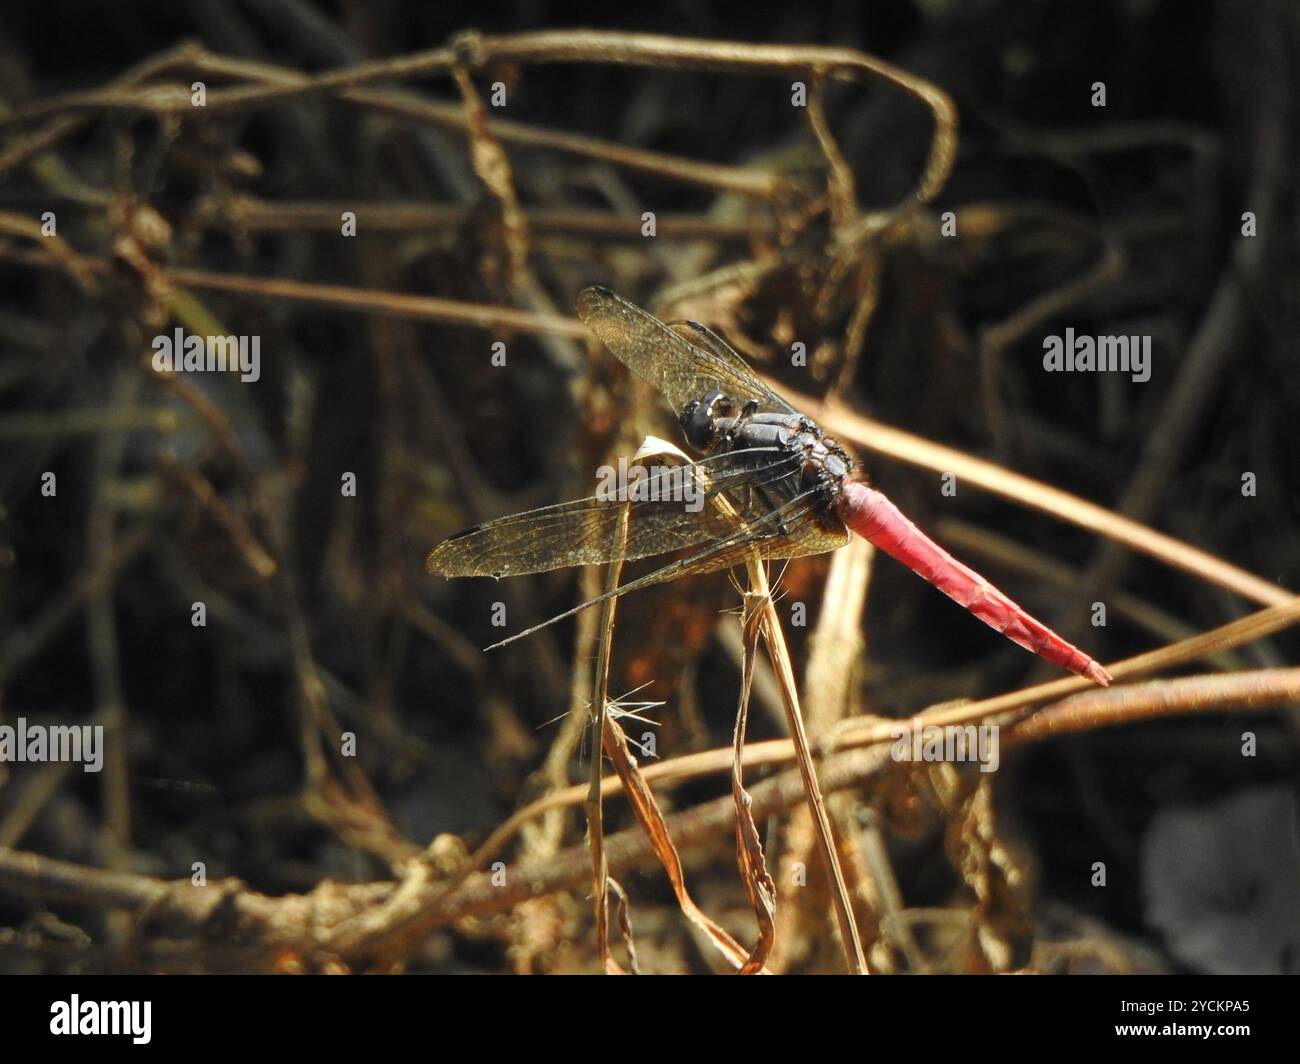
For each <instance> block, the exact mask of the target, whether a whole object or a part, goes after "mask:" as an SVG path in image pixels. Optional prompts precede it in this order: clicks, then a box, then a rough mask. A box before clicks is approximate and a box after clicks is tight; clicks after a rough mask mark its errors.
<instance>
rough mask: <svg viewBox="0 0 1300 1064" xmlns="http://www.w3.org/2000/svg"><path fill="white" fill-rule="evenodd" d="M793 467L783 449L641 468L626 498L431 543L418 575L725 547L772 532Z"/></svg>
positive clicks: (514, 518)
mask: <svg viewBox="0 0 1300 1064" xmlns="http://www.w3.org/2000/svg"><path fill="white" fill-rule="evenodd" d="M799 464H800V459H799V456H797V455H794V454H791V453H789V452H788V451H784V450H782V449H779V448H754V449H749V450H741V451H730V452H728V453H726V454H722V455H715V456H712V457H710V458H704V459H701V460H700V461H698V462H692V463H690V464H685V465H680V466H656V467H651V471H648V475H647V476H645V477H644V478H643V479H642V480H641V481H640V482H639V483H638V484H637V485H636V487H635V488H634V489H633V490H632V491H631V492H630V493H629V496H628V498H629V499H630V501H622V500H621V499H620V497H618V496H617V495H614V494H613V493H612V492H604V493H602V494H600V495H596V496H592V497H590V498H586V499H578V500H576V501H573V502H565V503H559V504H558V505H555V506H544V507H542V508H540V509H537V510H529V511H527V512H525V513H521V514H512V515H511V516H509V517H502V518H499V519H497V520H495V521H489V522H487V523H486V524H482V525H478V526H476V527H474V528H470V529H467V530H465V531H464V532H460V533H458V534H456V535H454V536H452V537H451V538H450V539H448V540H446V541H445V542H443V543H441V544H440V545H439V546H438V547H436V548H435V549H434V550H433V551H431V552H430V553H429V555H428V557H427V558H426V559H425V569H426V570H427V571H428V572H430V573H433V574H435V575H441V576H519V575H521V574H524V573H538V572H545V571H547V570H550V569H560V568H564V567H566V566H573V565H597V564H601V563H605V562H609V561H612V560H614V559H615V558H628V559H633V558H644V557H648V556H650V555H654V554H665V553H668V552H670V551H676V550H680V549H683V548H686V547H694V546H698V545H699V544H702V543H706V542H709V541H711V540H719V541H723V540H730V539H731V538H732V537H733V536H734V535H735V534H736V532H737V529H738V528H741V527H744V526H746V525H749V526H754V525H760V526H761V527H765V528H770V527H772V525H771V523H770V520H769V519H770V516H771V514H772V513H773V511H778V510H781V509H783V508H784V507H786V506H787V505H788V504H789V503H790V502H791V500H792V499H793V498H794V497H796V496H797V495H799V494H800V492H801V491H802V490H803V489H802V486H801V478H800V475H799ZM625 512H626V513H627V514H628V522H627V526H626V534H624V533H623V531H622V519H623V515H624V513H625ZM838 545H839V544H838V543H836V544H835V546H838ZM819 549H820V550H830V549H831V547H829V546H826V547H821V548H819Z"/></svg>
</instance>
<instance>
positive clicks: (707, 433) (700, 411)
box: [678, 391, 738, 451]
mask: <svg viewBox="0 0 1300 1064" xmlns="http://www.w3.org/2000/svg"><path fill="white" fill-rule="evenodd" d="M737 413H738V411H737V409H736V401H735V400H734V399H732V398H731V396H729V395H724V394H723V393H722V392H719V391H712V392H709V393H708V394H707V395H705V396H704V397H703V398H702V399H692V400H691V401H690V402H689V403H687V404H686V405H685V406H684V407H682V412H681V416H680V417H679V418H678V420H679V421H680V422H681V424H682V432H684V433H685V434H686V441H687V443H689V444H690V445H691V446H692V447H694V448H695V449H696V450H697V451H711V450H712V449H713V447H714V445H715V444H716V443H717V442H718V439H719V438H720V437H721V435H722V429H723V426H722V425H720V424H719V423H718V422H719V419H721V418H734V417H735V416H736V414H737Z"/></svg>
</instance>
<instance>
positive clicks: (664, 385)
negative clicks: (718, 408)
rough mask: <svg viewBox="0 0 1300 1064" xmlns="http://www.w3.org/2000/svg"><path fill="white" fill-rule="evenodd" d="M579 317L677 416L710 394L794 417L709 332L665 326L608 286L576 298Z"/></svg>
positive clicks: (685, 324)
mask: <svg viewBox="0 0 1300 1064" xmlns="http://www.w3.org/2000/svg"><path fill="white" fill-rule="evenodd" d="M578 316H579V317H580V318H581V319H582V320H583V322H584V323H585V324H586V326H587V328H589V329H590V330H591V331H592V332H594V333H595V334H596V336H597V337H599V338H600V340H601V342H602V343H603V344H604V345H605V346H606V347H608V348H609V349H610V351H612V352H613V353H614V355H615V356H616V357H617V358H618V359H619V360H620V361H621V362H623V363H624V365H626V366H627V367H628V369H630V370H631V371H632V372H633V373H635V374H636V375H637V376H639V377H641V378H643V379H644V380H647V381H649V382H650V383H651V384H652V385H654V386H655V388H657V389H658V390H659V391H660V393H661V394H662V395H663V396H664V398H666V399H667V400H668V403H669V405H670V406H671V407H672V408H673V412H674V413H675V414H678V415H680V414H681V412H682V408H683V407H684V406H686V404H687V403H689V402H691V401H692V400H694V399H700V398H703V397H704V396H705V395H707V394H708V393H709V392H712V391H720V392H722V393H723V394H724V395H729V396H732V397H733V398H736V399H739V400H741V401H742V403H743V402H747V401H749V400H753V401H755V402H756V403H758V407H759V409H760V410H770V411H776V412H779V413H783V414H792V413H795V410H794V408H793V407H791V406H790V404H789V403H787V402H786V401H785V400H784V399H782V398H781V397H780V396H779V395H777V394H776V392H774V391H772V389H771V388H769V387H768V386H767V385H765V384H763V383H762V382H761V381H760V380H758V379H757V378H756V377H755V376H754V374H753V372H752V371H751V370H750V368H749V366H748V365H746V363H745V360H744V359H743V358H741V357H740V356H739V355H738V354H736V352H735V351H733V350H731V348H729V347H728V346H727V345H726V343H725V342H724V341H723V340H722V339H721V338H720V337H718V336H717V335H716V334H714V333H712V332H709V331H708V330H702V331H701V330H699V329H698V328H697V327H696V326H694V325H692V324H691V323H689V322H682V323H680V325H679V327H678V328H674V327H672V326H669V325H666V324H664V323H663V322H662V321H660V320H659V319H658V318H656V317H655V316H654V315H653V314H650V313H648V312H646V311H644V310H642V309H641V308H640V307H638V306H637V305H636V304H634V303H629V302H628V301H627V300H626V299H623V298H622V297H621V296H617V295H615V294H614V293H613V292H611V291H610V290H609V289H608V288H585V289H583V291H582V292H580V293H579V294H578ZM679 328H680V329H681V331H679ZM692 332H695V333H696V334H697V335H696V338H695V339H694V340H692V339H688V336H690V334H691V333H692Z"/></svg>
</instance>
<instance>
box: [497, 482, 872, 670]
mask: <svg viewBox="0 0 1300 1064" xmlns="http://www.w3.org/2000/svg"><path fill="white" fill-rule="evenodd" d="M815 494H816V492H815V490H807V491H803V492H801V493H799V494H796V495H794V496H793V497H791V498H790V499H789V501H787V502H786V503H785V504H784V505H782V506H780V507H778V508H777V509H774V510H769V511H768V512H767V513H765V514H762V515H761V516H759V517H757V518H756V519H755V520H753V521H745V522H743V523H736V522H734V521H733V523H732V532H731V534H730V535H728V536H726V537H725V538H723V539H719V540H715V541H714V542H712V543H710V544H709V545H708V546H706V547H705V548H704V549H703V550H700V551H697V552H696V553H694V554H692V555H690V556H689V557H686V558H682V559H680V560H678V561H675V562H670V563H669V564H668V565H665V566H663V567H662V568H660V569H656V570H655V571H654V572H652V573H648V574H647V575H645V576H643V577H641V578H640V579H637V580H633V581H632V582H631V583H627V584H623V585H622V586H621V587H618V588H615V589H614V590H613V591H607V592H606V593H605V594H603V595H600V596H598V597H596V598H593V599H588V600H587V601H586V602H583V603H580V604H579V605H577V606H574V607H573V609H571V610H565V612H564V613H560V614H556V615H555V616H554V617H551V618H549V619H547V620H545V621H543V622H542V623H541V624H535V625H533V626H532V627H531V628H526V629H524V630H523V631H522V632H516V633H515V634H514V635H512V636H510V637H508V638H506V639H503V640H501V641H500V642H499V643H493V644H492V646H490V647H488V648H487V649H488V650H492V649H494V648H495V647H500V646H505V645H506V644H507V643H513V642H514V641H515V640H516V639H522V638H523V637H524V636H526V635H532V633H533V632H536V631H538V630H539V629H541V628H546V627H548V626H550V625H552V624H555V623H556V622H557V621H562V620H564V619H565V618H566V617H572V616H573V615H574V614H575V613H581V612H582V611H583V610H585V609H587V608H589V607H591V606H597V605H599V604H600V603H602V602H605V601H607V600H609V599H612V598H619V597H620V596H622V595H626V594H628V593H629V592H632V591H640V590H641V589H642V588H646V587H650V586H651V585H653V584H663V583H667V582H668V581H670V580H676V579H678V578H679V577H682V576H687V575H689V574H692V573H708V572H716V571H717V570H719V569H730V568H731V567H732V566H735V565H743V564H744V563H745V561H746V560H747V559H748V558H751V557H753V556H754V555H757V556H758V557H759V558H764V559H767V558H799V557H804V556H806V555H809V554H823V553H825V552H826V551H830V550H835V549H836V548H837V547H842V546H844V544H845V543H847V542H848V541H849V532H848V530H847V529H846V528H844V527H843V526H838V525H834V524H832V525H831V526H829V527H828V526H827V525H826V524H825V523H824V522H823V520H822V519H821V518H820V517H819V515H818V514H817V511H816V508H815V507H814V506H813V505H812V504H813V502H814V501H815Z"/></svg>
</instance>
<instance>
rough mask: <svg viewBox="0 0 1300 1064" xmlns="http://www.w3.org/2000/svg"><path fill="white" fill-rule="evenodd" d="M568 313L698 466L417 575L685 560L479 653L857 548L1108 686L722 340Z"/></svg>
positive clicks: (545, 515)
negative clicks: (675, 589) (768, 567)
mask: <svg viewBox="0 0 1300 1064" xmlns="http://www.w3.org/2000/svg"><path fill="white" fill-rule="evenodd" d="M577 310H578V316H579V317H580V318H581V319H582V321H583V322H584V323H585V324H586V325H587V327H588V328H589V329H590V330H591V331H592V332H593V333H594V334H595V335H596V337H597V338H598V339H599V340H600V341H601V342H602V343H603V344H604V345H605V347H607V348H608V349H609V350H610V351H611V352H612V353H613V354H614V355H615V356H616V357H617V358H618V359H619V360H620V361H621V362H623V364H624V365H626V366H627V367H628V369H630V370H631V371H632V372H633V373H635V374H636V375H637V376H639V377H641V378H643V379H644V380H646V381H648V382H649V383H650V384H651V385H653V386H654V387H655V388H656V389H657V390H658V392H659V393H660V394H661V395H662V396H663V397H664V398H665V399H666V400H667V402H668V403H669V405H670V406H671V407H672V409H673V412H674V413H675V414H676V415H677V419H678V422H679V424H680V426H681V429H682V433H683V435H684V436H685V438H686V441H687V443H688V444H689V445H690V446H691V448H692V449H693V450H694V451H695V452H696V453H697V454H698V455H699V456H700V457H699V458H698V459H696V460H695V461H693V462H690V463H689V464H685V465H680V466H669V467H658V468H657V469H652V470H651V471H650V473H649V476H648V479H647V480H645V481H643V482H642V483H640V484H639V485H638V489H639V490H637V491H633V492H623V493H621V494H620V493H618V492H610V491H604V492H600V493H598V494H596V495H594V496H591V497H589V498H585V499H578V500H574V501H571V502H564V503H559V504H557V505H553V506H543V507H541V508H540V509H535V510H529V511H526V512H524V513H518V514H513V515H511V516H508V517H502V518H498V519H497V520H493V521H488V522H486V523H485V524H480V525H476V526H475V527H473V528H469V529H466V530H465V531H463V532H459V533H457V534H455V535H453V536H451V537H450V538H449V539H447V540H445V541H444V542H442V543H441V544H439V545H438V546H437V547H435V548H434V549H433V550H432V551H430V552H429V555H428V557H427V558H426V560H425V569H426V570H427V571H428V572H429V573H430V574H432V575H440V576H446V577H463V576H492V577H498V578H499V577H503V576H519V575H523V574H526V573H539V572H546V571H549V570H553V569H560V568H565V567H569V566H578V565H598V564H608V563H611V562H615V561H624V560H634V559H638V558H649V557H655V556H658V555H667V554H675V553H677V552H684V553H683V554H682V555H681V556H679V557H677V558H676V559H675V560H673V561H670V562H668V563H667V564H665V565H663V566H661V567H660V568H657V569H655V570H653V571H652V572H650V573H649V574H647V575H645V576H642V577H640V578H639V579H635V580H632V581H629V582H628V583H626V584H623V585H621V586H618V587H616V588H614V589H613V590H611V591H609V592H607V593H605V594H603V595H600V596H597V597H595V598H592V599H589V600H587V601H585V602H582V603H580V604H579V605H577V606H575V607H573V609H571V610H567V611H565V612H564V613H561V614H558V615H556V616H555V617H552V618H550V619H549V620H546V621H543V622H542V623H541V624H538V625H534V626H533V627H531V628H528V629H526V630H524V631H522V632H518V633H516V634H515V635H512V636H510V637H509V638H507V639H504V640H502V641H501V642H500V643H496V644H493V647H497V646H503V645H504V644H506V643H510V642H513V641H514V640H516V639H521V638H523V637H524V636H526V635H530V634H531V633H533V632H535V631H537V630H538V629H540V628H544V627H546V626H547V625H550V624H554V623H555V622H556V621H560V620H563V619H564V618H566V617H571V616H573V615H574V614H576V613H578V612H580V611H581V610H584V609H587V608H589V607H591V606H595V605H597V604H599V603H602V602H605V601H607V600H608V599H611V598H614V597H617V596H621V595H626V594H629V593H631V592H634V591H638V590H640V589H642V588H645V587H649V586H651V585H654V584H661V583H664V582H666V581H670V580H676V579H678V578H679V577H683V576H687V575H691V574H696V573H706V572H715V571H719V570H723V569H730V568H732V567H733V566H736V565H743V564H744V563H745V562H746V561H747V560H748V559H752V558H755V557H757V558H760V559H786V558H797V557H804V556H808V555H814V554H822V553H824V552H826V551H831V550H835V549H836V548H838V547H842V546H844V545H845V544H847V543H848V542H849V540H850V538H851V537H852V536H853V535H854V534H856V535H859V536H862V537H863V538H865V539H867V540H868V541H869V542H871V543H872V544H873V545H874V546H875V547H877V548H878V549H880V550H882V551H884V552H885V553H886V554H888V555H889V556H890V557H892V558H895V559H897V560H898V561H900V562H902V563H903V564H904V565H906V566H907V567H908V568H909V569H911V570H912V571H913V572H915V573H917V574H918V575H919V576H921V577H922V578H924V579H925V580H927V581H929V582H930V583H931V584H932V585H934V587H936V588H937V589H938V590H940V591H942V592H943V593H944V594H945V595H947V596H948V597H949V598H951V599H953V600H954V601H955V602H957V603H959V604H960V605H961V606H963V607H965V608H966V609H967V610H969V611H970V612H971V613H972V614H974V615H975V616H976V617H978V618H979V619H980V620H981V621H983V622H984V623H985V624H987V625H989V626H990V627H991V628H993V629H994V630H996V631H998V632H1001V633H1002V634H1003V635H1004V636H1006V637H1007V638H1008V639H1010V640H1011V641H1012V642H1014V643H1017V644H1019V645H1020V646H1022V647H1024V648H1025V649H1026V650H1029V651H1031V652H1032V653H1034V654H1037V655H1039V656H1040V657H1042V658H1044V659H1046V660H1047V661H1049V662H1051V663H1052V664H1053V665H1057V666H1060V667H1062V668H1065V669H1068V670H1070V671H1071V672H1074V673H1077V674H1079V675H1080V676H1085V677H1087V678H1088V679H1089V680H1092V681H1093V682H1094V683H1097V684H1100V685H1102V686H1103V687H1104V686H1108V685H1109V684H1110V682H1111V676H1110V673H1108V672H1107V671H1106V670H1105V669H1104V668H1103V667H1102V666H1101V665H1100V664H1099V663H1098V662H1096V661H1095V660H1093V658H1091V657H1089V656H1088V655H1087V654H1086V653H1084V652H1083V651H1082V650H1080V649H1079V648H1078V647H1076V646H1073V645H1072V644H1071V643H1069V642H1067V641H1066V640H1065V639H1064V638H1063V637H1061V636H1060V635H1058V634H1057V633H1056V632H1054V631H1052V630H1051V629H1050V628H1049V627H1048V626H1047V625H1045V624H1043V623H1042V622H1041V621H1039V620H1037V619H1036V618H1034V617H1033V616H1031V615H1030V614H1029V613H1028V612H1027V611H1026V610H1024V609H1023V608H1022V607H1020V606H1018V605H1017V604H1016V603H1015V602H1013V601H1012V600H1011V599H1010V598H1009V597H1008V596H1007V595H1005V594H1004V593H1003V592H1001V591H999V590H998V589H997V588H996V587H994V586H993V585H992V584H990V583H989V582H988V581H987V580H985V579H984V577H982V576H980V575H979V574H978V573H977V572H975V571H974V570H973V569H971V568H969V567H968V566H967V565H965V564H964V563H962V562H960V561H958V560H957V559H956V558H954V557H953V556H952V555H951V554H949V553H948V552H947V551H946V550H944V549H943V548H942V547H941V546H939V544H937V543H936V542H935V541H934V540H932V539H931V538H930V537H929V536H927V535H926V534H925V533H924V532H922V531H921V530H920V529H919V528H918V527H917V526H916V525H915V524H913V523H912V521H911V520H910V519H909V518H908V517H907V516H906V515H905V514H903V512H902V511H901V510H899V509H898V507H897V506H895V505H894V503H893V502H891V501H890V500H889V499H888V498H887V497H886V496H885V495H884V494H882V493H881V492H879V491H877V490H876V489H875V488H873V487H871V486H870V485H869V484H868V483H867V481H866V479H865V477H863V476H862V475H861V474H860V472H859V471H858V469H857V466H856V463H855V462H854V460H853V458H852V456H851V455H850V454H849V453H848V451H846V450H845V449H844V448H843V447H841V446H840V445H839V444H838V443H836V442H835V440H833V439H832V438H831V437H829V436H827V435H826V433H825V432H823V431H822V429H821V428H820V427H819V426H818V425H817V423H816V422H815V421H813V420H812V418H810V417H808V416H806V415H804V414H801V413H800V412H799V411H797V410H795V409H794V407H792V406H791V405H790V404H789V403H788V402H786V401H785V400H784V399H783V398H781V396H779V395H778V394H777V393H776V392H775V391H773V390H772V389H771V388H769V387H768V386H767V385H766V384H764V383H763V382H762V381H760V380H759V379H758V378H757V377H756V376H755V375H754V374H753V372H751V370H750V369H749V366H748V365H747V364H746V362H745V360H744V359H743V358H742V357H741V356H740V355H739V354H738V353H737V352H736V351H735V350H734V349H733V348H732V347H731V346H730V345H728V344H727V343H726V341H725V340H723V339H722V337H720V336H718V335H717V334H716V333H714V332H713V331H712V330H710V329H708V328H706V327H705V326H703V325H701V324H699V323H698V322H693V321H673V322H663V321H660V320H659V319H658V318H656V317H655V316H654V315H652V314H650V313H649V312H648V311H646V310H643V309H642V308H641V307H638V306H637V305H636V304H634V303H631V302H629V301H628V300H626V299H623V298H622V297H621V296H618V295H616V294H615V293H614V292H612V291H610V290H609V289H608V288H602V287H592V288H586V289H584V290H583V291H582V292H581V293H580V294H579V296H578V300H577ZM661 489H662V490H661ZM683 500H696V504H695V505H689V504H687V503H686V502H684V501H683ZM493 647H489V648H488V649H493Z"/></svg>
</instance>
